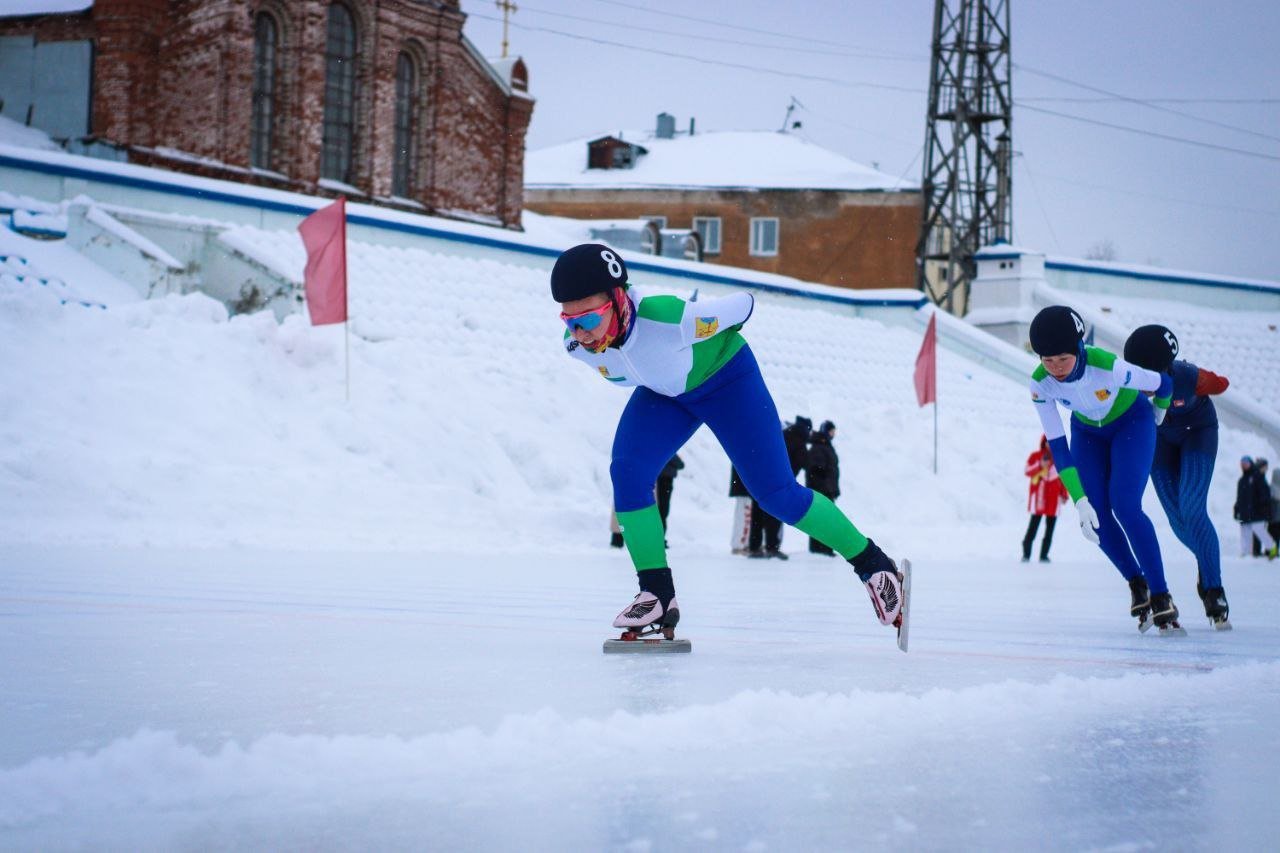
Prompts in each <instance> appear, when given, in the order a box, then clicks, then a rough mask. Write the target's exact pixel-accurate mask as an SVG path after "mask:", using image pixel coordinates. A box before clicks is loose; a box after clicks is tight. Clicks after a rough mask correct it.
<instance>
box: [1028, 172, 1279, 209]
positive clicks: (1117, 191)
mask: <svg viewBox="0 0 1280 853" xmlns="http://www.w3.org/2000/svg"><path fill="white" fill-rule="evenodd" d="M1022 166H1023V168H1024V169H1026V172H1027V175H1028V176H1033V174H1034V173H1033V172H1032V170H1031V167H1030V166H1028V165H1027V164H1026V161H1025V159H1024V160H1023V162H1022ZM1040 177H1041V178H1044V179H1046V180H1050V181H1057V182H1058V183H1063V184H1071V185H1073V186H1077V187H1084V188H1085V189H1091V190H1100V191H1101V192H1105V193H1110V194H1112V195H1120V196H1132V197H1136V198H1150V199H1154V200H1156V201H1165V202H1169V203H1171V204H1182V205H1186V206H1188V207H1202V208H1205V209H1206V210H1225V211H1228V212H1230V213H1248V214H1251V215H1256V216H1280V209H1277V210H1263V209H1261V208H1254V207H1236V206H1234V205H1229V204H1212V203H1208V202H1203V201H1193V200H1192V199H1188V198H1178V197H1176V196H1166V195H1158V194H1156V193H1148V192H1142V191H1141V190H1131V189H1126V188H1125V187H1116V186H1108V185H1106V184H1094V183H1090V182H1088V181H1080V180H1076V179H1074V178H1064V177H1062V176H1061V175H1051V174H1046V173H1043V172H1042V173H1040Z"/></svg>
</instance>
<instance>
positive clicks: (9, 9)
mask: <svg viewBox="0 0 1280 853" xmlns="http://www.w3.org/2000/svg"><path fill="white" fill-rule="evenodd" d="M92 6H93V0H0V18H21V17H26V16H27V15H66V14H70V13H73V12H83V11H85V10H86V9H89V8H92Z"/></svg>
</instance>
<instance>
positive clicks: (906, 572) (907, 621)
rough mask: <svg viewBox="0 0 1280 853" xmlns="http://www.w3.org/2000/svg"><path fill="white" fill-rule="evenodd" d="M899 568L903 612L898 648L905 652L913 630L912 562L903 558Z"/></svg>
mask: <svg viewBox="0 0 1280 853" xmlns="http://www.w3.org/2000/svg"><path fill="white" fill-rule="evenodd" d="M899 568H900V569H901V571H902V610H901V612H900V613H899V614H898V648H899V649H900V650H901V651H903V652H905V651H906V650H907V640H908V631H909V630H910V628H911V561H910V560H908V559H906V558H903V560H902V561H901V564H900V566H899Z"/></svg>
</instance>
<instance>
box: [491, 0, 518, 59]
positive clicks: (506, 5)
mask: <svg viewBox="0 0 1280 853" xmlns="http://www.w3.org/2000/svg"><path fill="white" fill-rule="evenodd" d="M493 5H495V6H497V7H498V8H499V9H500V10H502V58H503V59H506V58H507V44H508V42H507V23H508V21H509V20H510V18H511V13H512V12H518V11H520V10H519V8H518V7H517V6H516V4H515V3H512V2H511V0H494V3H493Z"/></svg>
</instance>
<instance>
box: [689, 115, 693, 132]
mask: <svg viewBox="0 0 1280 853" xmlns="http://www.w3.org/2000/svg"><path fill="white" fill-rule="evenodd" d="M689 135H690V136H693V116H689Z"/></svg>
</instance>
